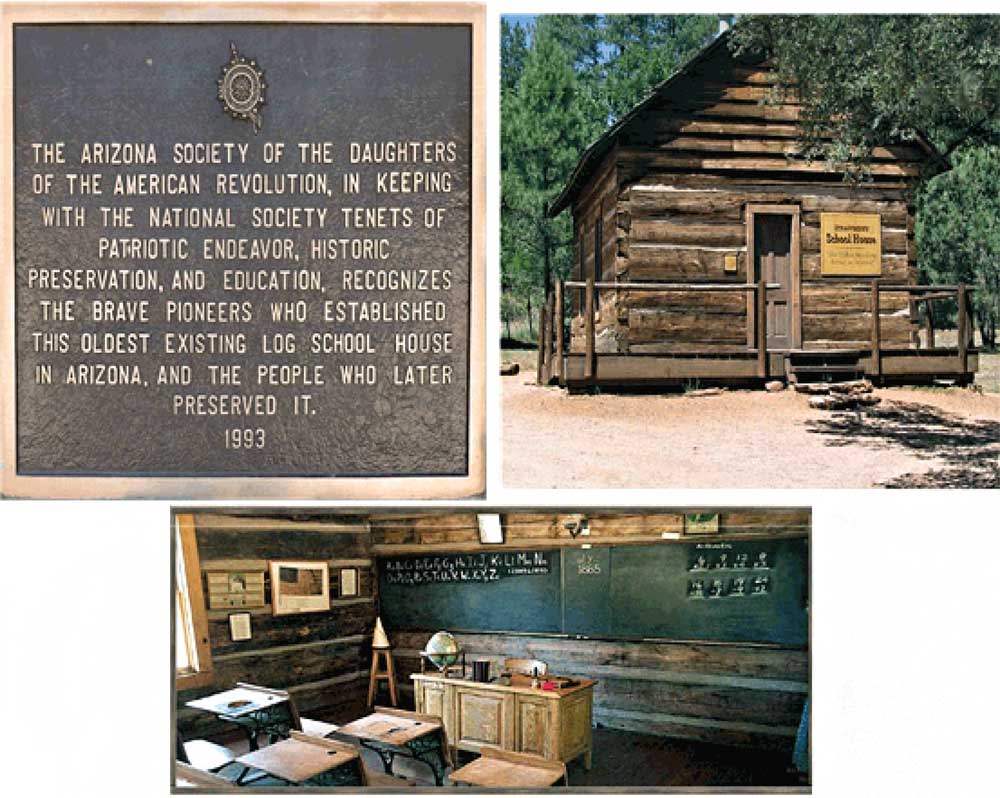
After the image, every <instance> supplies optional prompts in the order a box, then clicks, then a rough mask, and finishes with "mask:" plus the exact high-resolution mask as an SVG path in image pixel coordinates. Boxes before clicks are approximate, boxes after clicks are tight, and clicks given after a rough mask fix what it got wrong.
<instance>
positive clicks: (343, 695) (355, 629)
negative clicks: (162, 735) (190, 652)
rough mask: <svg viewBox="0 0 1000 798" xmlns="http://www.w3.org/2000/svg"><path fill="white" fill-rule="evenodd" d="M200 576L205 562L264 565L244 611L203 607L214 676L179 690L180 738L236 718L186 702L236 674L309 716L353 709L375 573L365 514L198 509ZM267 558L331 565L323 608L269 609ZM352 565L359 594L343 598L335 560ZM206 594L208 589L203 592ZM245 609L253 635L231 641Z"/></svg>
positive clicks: (365, 657) (228, 683)
mask: <svg viewBox="0 0 1000 798" xmlns="http://www.w3.org/2000/svg"><path fill="white" fill-rule="evenodd" d="M195 526H196V530H197V541H198V555H199V558H200V560H201V571H202V578H203V579H204V578H205V574H206V573H208V572H209V571H219V570H230V569H232V570H240V569H245V570H262V571H264V573H265V577H264V580H265V584H264V588H265V601H266V602H267V604H266V605H265V606H264V607H261V608H255V609H250V610H239V609H234V610H228V609H227V610H207V615H208V628H209V637H210V640H211V649H212V665H213V681H212V683H211V684H210V685H208V686H206V687H204V688H200V689H197V690H186V691H179V692H178V694H177V721H178V727H179V729H180V730H181V733H182V734H183V735H185V736H186V737H193V736H196V735H212V734H217V733H219V732H223V731H232V727H231V726H228V725H227V724H223V723H220V722H218V721H215V720H214V719H213V718H211V717H210V716H209V715H208V714H207V713H203V712H197V711H195V710H191V709H188V708H186V707H185V706H184V702H185V701H189V700H191V699H192V698H196V697H199V696H202V695H207V694H210V693H214V692H218V691H219V690H224V689H228V688H230V687H232V686H233V685H234V684H235V683H236V682H237V681H242V682H250V683H253V684H260V685H263V686H266V687H272V688H279V689H287V690H289V691H290V692H291V693H292V695H293V696H294V698H295V702H296V706H297V707H298V708H299V709H300V711H302V712H303V714H306V713H309V714H311V715H312V716H315V717H323V716H330V717H337V716H338V715H341V714H347V715H354V716H358V712H359V711H360V710H361V708H362V706H363V703H364V700H365V695H366V690H367V679H368V669H369V667H370V665H371V635H372V630H373V629H374V626H375V594H376V589H377V580H376V579H375V573H374V563H373V561H372V551H371V537H370V533H369V530H368V526H367V524H366V523H365V521H364V520H363V519H361V518H360V517H358V518H349V519H338V520H336V521H331V522H309V523H297V522H294V521H285V520H274V521H271V520H268V519H263V518H243V517H237V516H224V515H218V514H212V513H203V514H196V516H195ZM269 560H320V561H325V562H327V563H328V564H329V566H330V594H331V605H330V610H329V612H317V613H303V614H300V615H274V614H273V611H272V605H271V584H270V574H269V572H268V561H269ZM343 567H351V568H357V569H358V577H359V578H358V596H357V597H352V598H340V597H339V589H340V588H339V569H340V568H343ZM206 602H207V591H206ZM236 612H250V614H251V627H252V632H253V638H252V639H251V640H247V641H241V642H233V641H232V639H231V636H230V632H229V615H231V614H233V613H236Z"/></svg>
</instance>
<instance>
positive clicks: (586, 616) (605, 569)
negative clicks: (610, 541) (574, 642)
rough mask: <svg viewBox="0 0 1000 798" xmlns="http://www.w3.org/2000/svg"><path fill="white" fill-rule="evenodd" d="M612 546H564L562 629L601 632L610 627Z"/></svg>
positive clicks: (591, 633) (600, 633)
mask: <svg viewBox="0 0 1000 798" xmlns="http://www.w3.org/2000/svg"><path fill="white" fill-rule="evenodd" d="M611 551H612V550H611V548H610V547H600V548H591V549H563V552H562V561H563V562H562V566H563V567H562V574H563V627H562V628H563V631H564V632H567V633H569V634H578V635H602V634H605V633H606V632H607V631H608V629H610V628H611V602H610V601H608V596H609V595H610V592H611Z"/></svg>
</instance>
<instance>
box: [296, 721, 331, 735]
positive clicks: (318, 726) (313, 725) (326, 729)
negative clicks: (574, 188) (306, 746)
mask: <svg viewBox="0 0 1000 798" xmlns="http://www.w3.org/2000/svg"><path fill="white" fill-rule="evenodd" d="M299 720H300V722H301V723H302V729H301V731H302V733H303V734H308V735H309V736H310V737H329V736H330V735H331V734H333V733H334V732H336V731H338V730H339V729H340V726H338V725H337V724H335V723H326V722H325V721H322V720H313V719H312V718H300V719H299Z"/></svg>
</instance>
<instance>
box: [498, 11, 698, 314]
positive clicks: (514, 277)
mask: <svg viewBox="0 0 1000 798" xmlns="http://www.w3.org/2000/svg"><path fill="white" fill-rule="evenodd" d="M716 27H717V18H716V17H715V16H697V15H677V16H659V17H653V16H635V15H629V16H598V15H592V14H591V15H587V14H584V15H543V16H539V17H536V19H535V22H534V24H533V25H532V26H531V27H529V28H525V27H524V26H522V25H516V24H510V23H509V22H507V21H506V20H502V22H501V68H502V71H503V75H502V76H501V101H500V102H501V133H500V136H501V155H500V167H501V279H502V287H503V291H504V297H505V298H504V304H503V306H502V314H503V319H504V321H505V322H507V321H515V320H516V318H517V314H518V313H520V312H522V311H523V312H524V313H525V314H529V325H530V324H531V322H532V319H530V313H531V309H532V308H535V309H537V308H538V307H539V306H540V305H541V304H542V302H543V301H544V296H545V295H546V293H547V291H548V289H549V287H550V286H551V284H552V281H553V280H555V279H559V278H564V277H566V276H567V275H568V274H569V272H570V268H571V263H570V259H571V251H572V248H571V243H572V242H571V236H572V220H571V219H570V218H569V215H568V214H562V215H561V216H560V217H559V218H558V219H548V218H546V215H545V211H546V208H547V207H548V204H549V203H550V202H551V201H552V200H553V199H554V198H555V197H556V195H558V193H559V192H560V191H561V190H562V188H563V186H564V185H565V182H566V179H567V178H568V177H569V175H570V173H571V172H572V170H573V167H574V166H576V163H577V161H578V160H579V158H580V156H581V155H582V154H583V151H584V150H585V149H586V147H587V146H588V145H589V144H590V143H591V142H592V141H594V140H595V139H596V138H597V137H598V136H599V135H600V134H601V133H602V132H603V131H604V130H605V128H606V127H607V126H608V125H609V124H611V123H612V122H613V121H614V120H615V119H616V118H617V117H618V116H620V115H621V114H623V113H625V112H626V111H628V110H629V109H630V108H631V107H632V106H633V105H635V104H636V103H637V102H638V101H639V100H641V99H642V98H643V97H644V96H645V95H646V94H647V93H648V92H649V90H650V89H651V88H652V87H653V86H654V85H655V84H656V83H659V82H660V81H662V80H664V79H665V78H667V77H669V75H670V73H671V72H673V71H674V69H676V68H677V67H678V66H679V65H680V63H681V62H682V61H684V60H686V59H687V58H688V57H690V56H691V55H692V54H693V53H694V52H695V51H697V50H698V49H699V48H700V47H701V46H703V45H704V44H705V43H706V42H707V41H708V39H709V37H710V36H711V34H712V33H714V31H715V30H716ZM508 294H509V295H511V298H508V296H507V295H508Z"/></svg>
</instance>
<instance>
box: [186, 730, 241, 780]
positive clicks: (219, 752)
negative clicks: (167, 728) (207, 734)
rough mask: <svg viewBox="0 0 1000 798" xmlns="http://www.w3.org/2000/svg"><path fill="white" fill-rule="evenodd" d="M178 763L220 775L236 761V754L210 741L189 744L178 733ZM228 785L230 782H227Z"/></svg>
mask: <svg viewBox="0 0 1000 798" xmlns="http://www.w3.org/2000/svg"><path fill="white" fill-rule="evenodd" d="M175 756H176V758H177V761H178V762H180V763H182V764H185V765H190V766H191V767H193V768H195V769H196V770H198V771H201V772H203V773H218V772H219V771H220V770H222V769H223V768H224V767H225V766H226V765H231V764H233V763H234V762H235V761H236V754H234V753H233V752H232V751H230V750H229V749H228V748H226V746H224V745H219V744H218V743H213V742H211V741H210V740H188V741H187V742H185V741H184V739H183V738H182V737H181V733H180V732H177V753H176V755H175ZM227 783H228V782H227Z"/></svg>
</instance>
